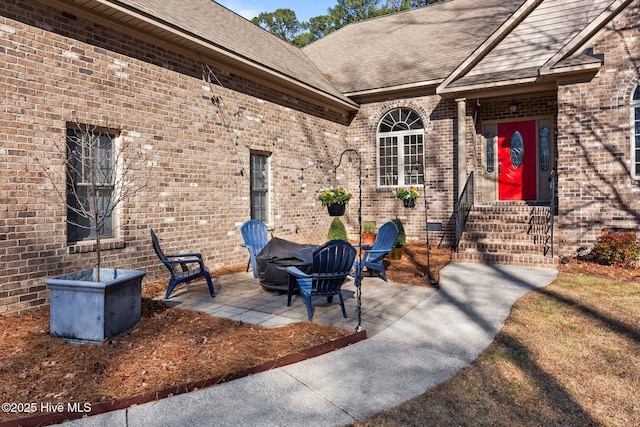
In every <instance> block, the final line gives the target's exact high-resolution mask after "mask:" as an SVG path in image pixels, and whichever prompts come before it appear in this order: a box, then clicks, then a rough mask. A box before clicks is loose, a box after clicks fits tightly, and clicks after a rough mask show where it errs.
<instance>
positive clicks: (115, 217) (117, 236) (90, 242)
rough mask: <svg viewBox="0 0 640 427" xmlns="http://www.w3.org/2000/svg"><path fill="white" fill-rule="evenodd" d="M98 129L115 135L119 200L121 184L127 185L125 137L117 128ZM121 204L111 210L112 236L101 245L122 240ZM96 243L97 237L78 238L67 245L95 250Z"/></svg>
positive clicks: (113, 142) (113, 147) (116, 185)
mask: <svg viewBox="0 0 640 427" xmlns="http://www.w3.org/2000/svg"><path fill="white" fill-rule="evenodd" d="M96 129H97V130H98V131H100V132H105V133H110V134H111V135H112V136H113V138H112V140H111V142H112V148H111V156H112V159H113V162H114V164H113V167H114V168H115V171H114V177H115V186H114V189H113V192H114V193H115V194H114V196H112V198H113V199H115V200H117V199H118V198H119V194H118V193H119V192H120V191H121V186H122V185H126V183H123V182H121V178H122V168H123V161H124V160H123V159H122V149H123V141H124V139H123V136H122V134H121V133H120V132H116V131H115V130H114V131H112V130H110V129H102V128H99V127H96ZM67 132H68V131H67ZM112 132H113V133H112ZM65 138H67V136H66V135H65ZM65 144H66V141H65ZM65 161H66V160H65ZM78 184H79V185H84V184H86V183H78ZM118 184H119V185H118ZM66 203H68V202H67V201H65V204H66ZM121 204H122V202H120V203H118V204H117V205H116V206H115V207H114V208H113V210H112V211H111V236H103V237H101V238H100V242H101V244H100V246H101V247H102V246H103V245H111V244H113V243H114V242H120V241H121V232H120V215H121V209H122V207H121V206H120V205H121ZM65 215H66V214H65ZM67 227H68V225H67ZM96 233H97V230H96ZM96 243H97V239H86V240H78V241H71V242H69V241H68V242H67V246H68V247H82V248H84V249H83V250H80V251H79V252H87V251H94V250H95V245H96Z"/></svg>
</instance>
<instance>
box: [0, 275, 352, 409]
mask: <svg viewBox="0 0 640 427" xmlns="http://www.w3.org/2000/svg"><path fill="white" fill-rule="evenodd" d="M164 286H166V285H164V284H151V285H149V286H147V285H145V286H144V289H143V294H144V295H143V302H142V316H141V320H140V322H139V323H138V325H136V327H135V328H134V329H133V330H132V331H131V332H130V333H129V334H127V335H125V336H123V337H120V338H118V339H116V340H114V341H113V343H111V344H108V343H104V344H102V345H93V344H82V345H79V344H72V343H68V342H65V341H63V340H61V339H57V338H52V337H50V336H49V309H48V307H42V308H38V309H35V310H30V311H27V312H23V313H20V314H18V315H5V316H0V331H1V332H0V376H1V377H2V381H1V382H0V401H2V403H12V402H13V403H22V404H24V403H29V402H33V403H35V404H36V405H35V408H36V409H37V410H36V411H35V413H31V412H33V411H31V412H28V411H30V409H29V408H26V409H25V408H13V409H8V410H7V408H4V407H3V411H2V412H0V422H1V421H6V420H12V419H17V418H24V417H28V416H32V415H42V412H41V404H42V403H50V404H52V405H56V404H59V403H62V404H63V406H64V407H65V409H66V406H67V404H68V403H74V402H78V403H80V404H81V405H83V404H85V403H88V404H90V405H91V406H92V407H94V408H95V407H96V405H98V404H100V403H104V402H112V401H117V400H121V399H126V398H132V397H136V396H145V395H150V394H151V395H153V394H154V393H157V392H160V391H162V390H167V389H172V388H174V389H176V391H177V390H179V389H180V387H182V388H183V389H185V391H186V390H187V389H188V388H189V385H190V384H191V387H190V388H191V389H193V388H194V387H193V384H194V383H198V382H201V384H202V381H205V380H212V379H213V381H210V382H212V383H220V382H224V381H227V380H228V379H234V378H238V376H239V373H244V374H245V375H246V374H248V373H251V372H255V371H256V369H255V368H256V367H259V369H257V370H258V371H259V370H265V369H267V367H275V366H278V365H282V364H285V363H293V362H295V361H298V360H300V358H299V357H298V358H295V357H294V358H291V357H290V356H291V355H300V354H304V355H305V357H310V356H312V355H314V354H313V353H314V351H310V349H314V348H315V349H316V350H315V353H316V354H315V355H317V354H321V353H322V352H327V351H330V350H332V349H335V348H337V347H335V346H334V348H331V346H330V345H329V346H327V345H326V344H327V343H336V342H338V343H339V344H337V346H339V345H347V344H348V343H349V341H348V340H347V341H344V339H345V337H350V336H352V335H353V334H352V333H351V332H349V331H345V330H342V329H337V328H334V327H331V326H327V325H321V324H316V323H310V322H300V323H295V324H292V325H287V326H284V327H280V328H262V327H260V326H256V325H250V324H244V323H242V322H238V321H233V320H229V319H225V318H216V317H211V316H208V315H207V314H204V313H201V312H196V311H187V310H181V309H177V308H170V307H167V306H166V305H165V304H164V303H163V302H161V301H157V300H153V299H151V298H149V296H155V295H157V294H158V289H160V290H162V289H163V288H164ZM149 293H151V295H149ZM145 295H146V297H145ZM362 338H364V334H359V336H357V337H355V339H352V341H351V342H355V341H357V340H360V339H362ZM340 340H342V341H340ZM318 346H323V347H320V348H319V349H318ZM287 357H289V358H288V359H287ZM169 394H175V393H169ZM17 409H20V410H19V411H17ZM44 412H46V411H44ZM91 413H92V414H94V413H95V412H94V411H91Z"/></svg>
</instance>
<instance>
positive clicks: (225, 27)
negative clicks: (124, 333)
mask: <svg viewBox="0 0 640 427" xmlns="http://www.w3.org/2000/svg"><path fill="white" fill-rule="evenodd" d="M69 1H71V2H72V3H75V4H77V5H80V7H82V8H83V9H85V10H86V9H88V10H90V11H91V12H92V13H96V14H98V15H101V16H103V17H106V18H108V19H111V20H115V21H117V22H119V23H121V24H123V25H126V26H129V27H132V28H135V29H136V30H138V31H142V32H145V33H147V34H149V35H152V36H154V37H158V38H160V39H163V40H165V41H167V42H170V43H173V44H175V45H177V46H180V47H182V48H186V49H188V50H191V51H193V52H195V53H197V54H199V55H201V56H203V57H209V58H214V59H216V60H219V61H221V62H222V63H226V64H227V65H231V66H232V67H235V68H238V69H239V70H242V71H246V72H247V73H249V74H251V75H253V76H257V77H260V78H262V79H266V80H270V81H274V82H277V83H279V84H285V85H289V86H293V87H296V86H297V88H296V89H295V90H302V92H305V91H306V92H307V93H309V92H316V93H318V94H321V95H322V96H324V97H326V98H329V99H331V102H332V103H334V104H337V105H341V107H342V108H345V107H346V108H347V109H355V108H356V105H355V104H354V103H353V102H352V101H351V100H349V99H348V98H346V97H344V96H343V95H342V93H340V92H339V91H338V90H336V88H335V87H334V86H332V85H331V84H330V83H329V82H328V81H327V80H326V79H325V78H324V77H323V76H322V73H321V72H320V71H319V70H318V69H317V68H316V66H315V64H313V63H312V62H311V61H310V60H309V58H307V57H306V56H305V55H304V53H303V52H302V51H301V50H300V49H299V48H297V47H295V46H293V45H291V44H289V43H287V42H285V41H283V40H281V39H279V38H277V37H275V36H273V35H271V34H270V33H268V32H267V31H265V30H263V29H262V28H260V27H258V26H257V25H254V24H253V23H252V22H250V21H248V20H246V19H245V18H243V17H241V16H240V15H237V14H236V13H234V12H232V11H230V10H228V9H226V8H225V7H223V6H221V5H219V4H217V3H215V2H214V1H212V0H69Z"/></svg>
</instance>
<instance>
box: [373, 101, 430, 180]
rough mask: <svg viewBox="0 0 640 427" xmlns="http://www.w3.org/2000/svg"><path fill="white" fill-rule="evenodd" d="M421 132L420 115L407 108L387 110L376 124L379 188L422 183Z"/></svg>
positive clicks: (422, 147) (422, 145) (422, 137)
mask: <svg viewBox="0 0 640 427" xmlns="http://www.w3.org/2000/svg"><path fill="white" fill-rule="evenodd" d="M423 159H424V130H423V124H422V119H420V116H418V114H417V113H416V112H415V111H413V110H410V109H408V108H397V109H395V110H392V111H389V112H388V113H387V114H385V115H384V116H383V117H382V119H381V120H380V124H379V125H378V185H379V186H381V187H390V186H405V185H421V184H422V183H423V182H424V174H423V167H422V162H423Z"/></svg>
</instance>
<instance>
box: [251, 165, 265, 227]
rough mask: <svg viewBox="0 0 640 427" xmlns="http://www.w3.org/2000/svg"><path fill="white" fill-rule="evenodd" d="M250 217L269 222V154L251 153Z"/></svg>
mask: <svg viewBox="0 0 640 427" xmlns="http://www.w3.org/2000/svg"><path fill="white" fill-rule="evenodd" d="M250 164H251V171H250V174H251V178H250V182H251V184H250V186H251V189H250V191H251V197H250V203H251V219H257V220H258V221H262V222H264V223H268V222H269V156H267V155H264V154H256V153H251V163H250Z"/></svg>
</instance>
